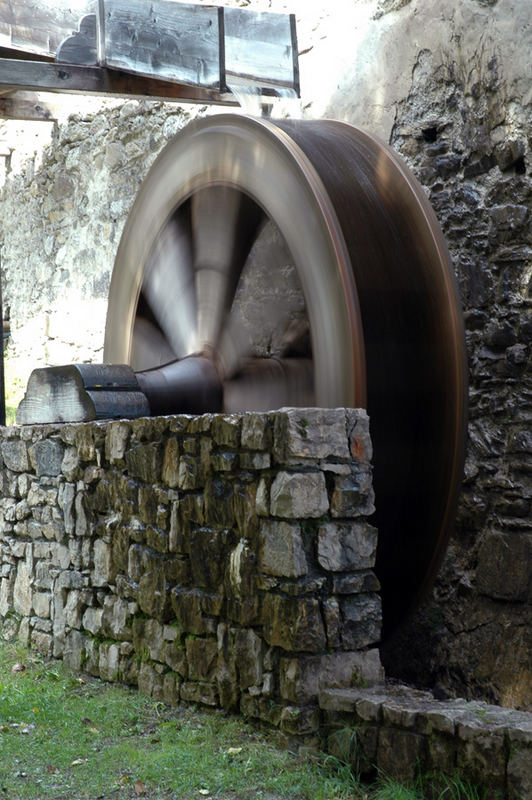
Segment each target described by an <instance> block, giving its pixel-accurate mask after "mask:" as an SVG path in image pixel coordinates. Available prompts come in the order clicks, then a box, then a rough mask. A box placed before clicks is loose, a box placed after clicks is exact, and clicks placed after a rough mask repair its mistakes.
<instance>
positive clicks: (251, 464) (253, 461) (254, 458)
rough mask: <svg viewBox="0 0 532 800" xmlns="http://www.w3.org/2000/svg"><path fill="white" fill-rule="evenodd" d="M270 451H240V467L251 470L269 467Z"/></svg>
mask: <svg viewBox="0 0 532 800" xmlns="http://www.w3.org/2000/svg"><path fill="white" fill-rule="evenodd" d="M270 463H271V458H270V454H269V453H240V468H241V469H249V470H261V469H269V468H270Z"/></svg>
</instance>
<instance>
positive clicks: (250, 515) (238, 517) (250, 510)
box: [233, 480, 258, 542]
mask: <svg viewBox="0 0 532 800" xmlns="http://www.w3.org/2000/svg"><path fill="white" fill-rule="evenodd" d="M256 497H257V484H256V483H254V482H253V483H244V482H240V481H238V480H234V481H233V509H234V515H235V522H236V526H237V529H238V534H239V536H241V537H242V538H243V539H248V540H253V542H254V541H255V539H256V533H257V531H258V520H257V513H256Z"/></svg>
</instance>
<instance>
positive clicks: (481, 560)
mask: <svg viewBox="0 0 532 800" xmlns="http://www.w3.org/2000/svg"><path fill="white" fill-rule="evenodd" d="M531 563H532V536H530V535H529V534H519V533H499V532H490V533H488V534H487V535H486V537H485V538H484V540H483V541H482V544H481V545H480V549H479V553H478V564H477V571H476V581H477V586H478V589H479V591H480V592H482V593H483V594H487V595H489V596H490V597H494V598H497V599H501V600H512V601H524V600H526V599H527V597H528V596H529V592H530V564H531Z"/></svg>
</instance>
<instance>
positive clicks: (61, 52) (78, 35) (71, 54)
mask: <svg viewBox="0 0 532 800" xmlns="http://www.w3.org/2000/svg"><path fill="white" fill-rule="evenodd" d="M55 58H56V61H64V62H65V63H67V64H86V65H89V66H90V65H95V64H97V63H98V20H97V15H96V14H87V15H86V16H84V17H83V18H82V19H81V20H80V23H79V30H77V31H75V32H74V33H73V34H72V36H69V37H68V39H65V41H64V42H62V43H61V45H60V46H59V48H58V50H57V55H56V57H55Z"/></svg>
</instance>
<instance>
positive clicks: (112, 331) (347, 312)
mask: <svg viewBox="0 0 532 800" xmlns="http://www.w3.org/2000/svg"><path fill="white" fill-rule="evenodd" d="M264 174H267V175H268V176H269V179H268V180H266V181H264V179H263V176H264ZM283 182H284V185H283ZM217 185H218V186H229V187H233V188H235V189H237V190H238V191H239V192H241V193H243V194H244V195H247V196H248V197H250V198H251V199H252V200H253V201H254V202H255V203H257V205H259V206H260V207H261V208H262V209H263V210H264V212H265V214H266V216H267V217H269V218H271V219H273V221H274V222H275V224H276V225H277V226H278V228H279V229H280V231H281V233H282V235H283V237H284V239H285V241H286V243H287V246H288V249H289V250H290V253H291V255H292V257H293V260H294V265H295V267H296V270H297V273H298V276H299V277H300V280H301V285H302V291H303V295H304V298H305V302H306V304H307V309H308V314H309V317H310V319H311V321H313V324H311V337H312V354H313V362H314V372H315V376H316V377H315V381H314V385H315V393H316V405H320V406H324V407H330V406H340V405H348V406H364V404H365V399H366V392H365V390H366V379H365V358H364V343H363V333H362V327H361V322H360V312H359V307H358V298H357V293H356V287H355V285H354V282H353V278H352V273H351V269H350V262H349V256H348V253H347V249H346V246H345V241H344V238H343V234H342V231H341V228H340V225H339V223H338V220H337V218H336V214H335V211H334V208H333V206H332V204H331V202H330V199H329V197H328V195H327V192H326V191H325V189H324V187H323V183H322V181H321V179H320V177H319V175H318V173H317V172H316V170H315V169H314V167H313V166H312V164H311V163H310V161H309V160H308V158H307V157H306V156H305V154H304V153H303V151H302V150H301V149H300V148H299V147H298V146H297V145H296V144H295V143H294V142H293V141H292V140H291V139H290V137H288V136H287V135H286V134H285V133H284V132H283V131H281V130H280V129H279V128H278V127H277V126H276V125H275V124H273V123H271V122H269V121H267V120H257V119H255V118H251V117H240V116H239V117H236V116H234V115H219V116H216V117H215V118H209V119H205V120H199V121H195V122H192V123H190V124H189V125H188V126H187V127H186V128H185V129H184V130H183V131H182V132H181V133H180V134H178V135H177V136H176V137H175V138H174V139H173V140H171V141H170V143H169V144H168V145H167V146H166V148H165V149H164V150H163V151H162V152H161V154H160V155H159V156H158V158H157V159H156V161H155V163H154V165H153V166H152V168H151V170H150V172H149V173H148V176H147V178H146V179H145V181H144V183H143V185H142V187H141V190H140V192H139V194H138V195H137V198H136V200H135V203H134V205H133V208H132V210H131V213H130V215H129V217H128V220H127V222H126V226H125V228H124V232H123V234H122V239H121V242H120V245H119V249H118V252H117V257H116V261H115V267H114V270H113V276H112V280H111V287H110V292H109V306H108V315H107V325H106V333H105V344H104V360H105V361H106V362H107V363H130V358H131V343H132V328H133V324H134V317H135V311H136V307H137V303H138V298H139V295H140V291H141V288H142V281H143V275H144V270H145V268H146V264H147V262H148V260H149V257H150V252H151V248H152V246H153V241H154V235H153V233H150V232H153V231H155V232H156V235H157V232H159V231H160V230H162V228H163V227H164V225H165V224H166V222H167V221H168V220H169V218H170V217H171V215H172V214H173V213H174V212H175V210H176V209H177V208H179V207H180V206H182V205H183V204H184V203H185V202H186V201H187V200H188V199H189V198H191V197H192V196H193V195H194V194H195V193H197V192H199V191H200V190H202V189H204V188H209V187H212V186H217ZM288 188H289V190H290V192H291V196H290V200H288V199H287V198H283V196H282V189H287V190H288ZM311 223H313V225H311ZM146 231H148V232H149V233H148V237H147V238H146V236H145V235H143V232H146ZM330 308H334V309H336V313H335V317H334V319H331V318H330V317H328V316H327V309H330ZM331 327H332V329H331ZM318 331H319V332H320V336H318V335H317V333H318ZM321 337H326V343H325V346H324V342H323V340H322V338H321ZM333 342H343V343H346V344H344V345H343V346H342V349H341V351H340V350H339V349H338V348H337V350H336V361H334V360H333V358H334V356H333V357H331V353H332V350H333V347H332V343H333ZM344 354H347V355H344Z"/></svg>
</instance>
